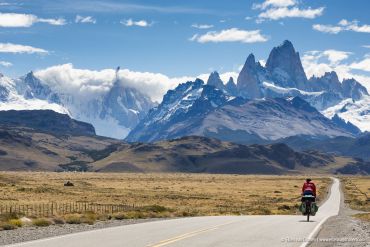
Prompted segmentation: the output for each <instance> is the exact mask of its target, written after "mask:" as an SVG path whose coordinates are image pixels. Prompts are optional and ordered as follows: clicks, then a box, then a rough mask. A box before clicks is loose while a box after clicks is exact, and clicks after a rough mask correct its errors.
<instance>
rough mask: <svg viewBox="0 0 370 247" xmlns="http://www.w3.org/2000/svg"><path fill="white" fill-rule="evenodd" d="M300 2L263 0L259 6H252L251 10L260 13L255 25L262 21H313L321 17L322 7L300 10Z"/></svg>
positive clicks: (292, 0)
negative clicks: (288, 19)
mask: <svg viewBox="0 0 370 247" xmlns="http://www.w3.org/2000/svg"><path fill="white" fill-rule="evenodd" d="M299 5H300V1H297V0H265V1H264V2H263V3H261V4H253V6H252V8H253V9H259V10H261V11H262V12H261V13H260V14H259V15H258V18H257V20H256V22H257V23H261V22H263V21H264V20H280V19H284V18H307V19H314V18H316V17H318V16H321V15H322V14H323V12H324V9H325V8H324V7H319V8H316V9H313V8H311V7H308V8H301V7H300V6H299Z"/></svg>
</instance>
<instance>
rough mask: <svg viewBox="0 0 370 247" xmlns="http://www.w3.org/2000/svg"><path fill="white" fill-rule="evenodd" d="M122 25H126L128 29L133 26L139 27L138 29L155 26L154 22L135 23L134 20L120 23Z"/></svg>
mask: <svg viewBox="0 0 370 247" xmlns="http://www.w3.org/2000/svg"><path fill="white" fill-rule="evenodd" d="M120 23H121V24H122V25H125V26H126V27H132V26H138V27H150V26H152V25H153V22H148V21H146V20H139V21H134V20H132V19H128V20H122V21H121V22H120Z"/></svg>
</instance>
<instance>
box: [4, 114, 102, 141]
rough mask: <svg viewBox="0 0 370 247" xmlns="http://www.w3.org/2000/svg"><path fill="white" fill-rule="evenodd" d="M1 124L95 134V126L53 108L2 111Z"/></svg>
mask: <svg viewBox="0 0 370 247" xmlns="http://www.w3.org/2000/svg"><path fill="white" fill-rule="evenodd" d="M0 125H3V126H17V127H27V128H31V129H35V130H38V131H41V132H46V133H54V134H63V135H81V136H83V135H87V136H89V135H95V129H94V126H92V125H91V124H89V123H85V122H81V121H77V120H74V119H72V118H70V117H69V116H68V115H67V114H61V113H57V112H54V111H52V110H30V111H29V110H22V111H15V110H10V111H0Z"/></svg>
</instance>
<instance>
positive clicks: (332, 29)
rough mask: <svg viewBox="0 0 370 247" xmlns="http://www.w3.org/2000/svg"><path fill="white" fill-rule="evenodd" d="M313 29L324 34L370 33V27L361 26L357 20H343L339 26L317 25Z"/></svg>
mask: <svg viewBox="0 0 370 247" xmlns="http://www.w3.org/2000/svg"><path fill="white" fill-rule="evenodd" d="M312 28H313V29H314V30H316V31H319V32H323V33H331V34H337V33H340V32H343V31H352V32H358V33H370V25H367V24H365V25H362V26H361V25H359V22H358V21H357V20H353V21H348V20H346V19H343V20H341V21H339V22H338V25H336V26H333V25H323V24H315V25H313V26H312Z"/></svg>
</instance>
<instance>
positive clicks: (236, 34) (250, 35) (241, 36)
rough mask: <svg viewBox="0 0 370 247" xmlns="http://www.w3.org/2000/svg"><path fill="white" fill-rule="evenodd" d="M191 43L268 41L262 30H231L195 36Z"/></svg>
mask: <svg viewBox="0 0 370 247" xmlns="http://www.w3.org/2000/svg"><path fill="white" fill-rule="evenodd" d="M190 40H191V41H197V42H199V43H207V42H214V43H219V42H241V43H257V42H265V41H267V40H268V38H267V37H266V36H264V35H263V34H261V30H242V29H238V28H231V29H226V30H221V31H210V32H207V33H205V34H203V35H199V34H195V35H194V36H193V37H191V38H190Z"/></svg>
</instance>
